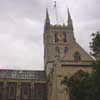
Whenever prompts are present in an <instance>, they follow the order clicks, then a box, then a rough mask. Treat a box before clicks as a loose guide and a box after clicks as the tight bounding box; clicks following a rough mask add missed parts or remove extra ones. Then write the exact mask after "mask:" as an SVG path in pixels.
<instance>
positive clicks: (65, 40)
mask: <svg viewBox="0 0 100 100" xmlns="http://www.w3.org/2000/svg"><path fill="white" fill-rule="evenodd" d="M63 35H64V42H67V39H66V32H63Z"/></svg>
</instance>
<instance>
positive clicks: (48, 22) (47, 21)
mask: <svg viewBox="0 0 100 100" xmlns="http://www.w3.org/2000/svg"><path fill="white" fill-rule="evenodd" d="M46 24H50V19H49V14H48V8H46Z"/></svg>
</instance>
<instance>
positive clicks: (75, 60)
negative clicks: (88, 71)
mask: <svg viewBox="0 0 100 100" xmlns="http://www.w3.org/2000/svg"><path fill="white" fill-rule="evenodd" d="M80 61H81V56H80V54H79V52H75V54H74V62H80Z"/></svg>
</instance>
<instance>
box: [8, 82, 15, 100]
mask: <svg viewBox="0 0 100 100" xmlns="http://www.w3.org/2000/svg"><path fill="white" fill-rule="evenodd" d="M15 97H16V84H15V83H9V85H8V98H15Z"/></svg>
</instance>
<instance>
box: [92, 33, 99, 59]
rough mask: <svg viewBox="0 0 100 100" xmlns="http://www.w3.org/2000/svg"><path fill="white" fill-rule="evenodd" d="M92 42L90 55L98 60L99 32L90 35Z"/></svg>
mask: <svg viewBox="0 0 100 100" xmlns="http://www.w3.org/2000/svg"><path fill="white" fill-rule="evenodd" d="M91 36H92V42H90V48H91V50H92V52H91V54H92V55H93V56H94V57H95V58H96V59H98V57H99V58H100V32H95V33H92V35H91Z"/></svg>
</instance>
